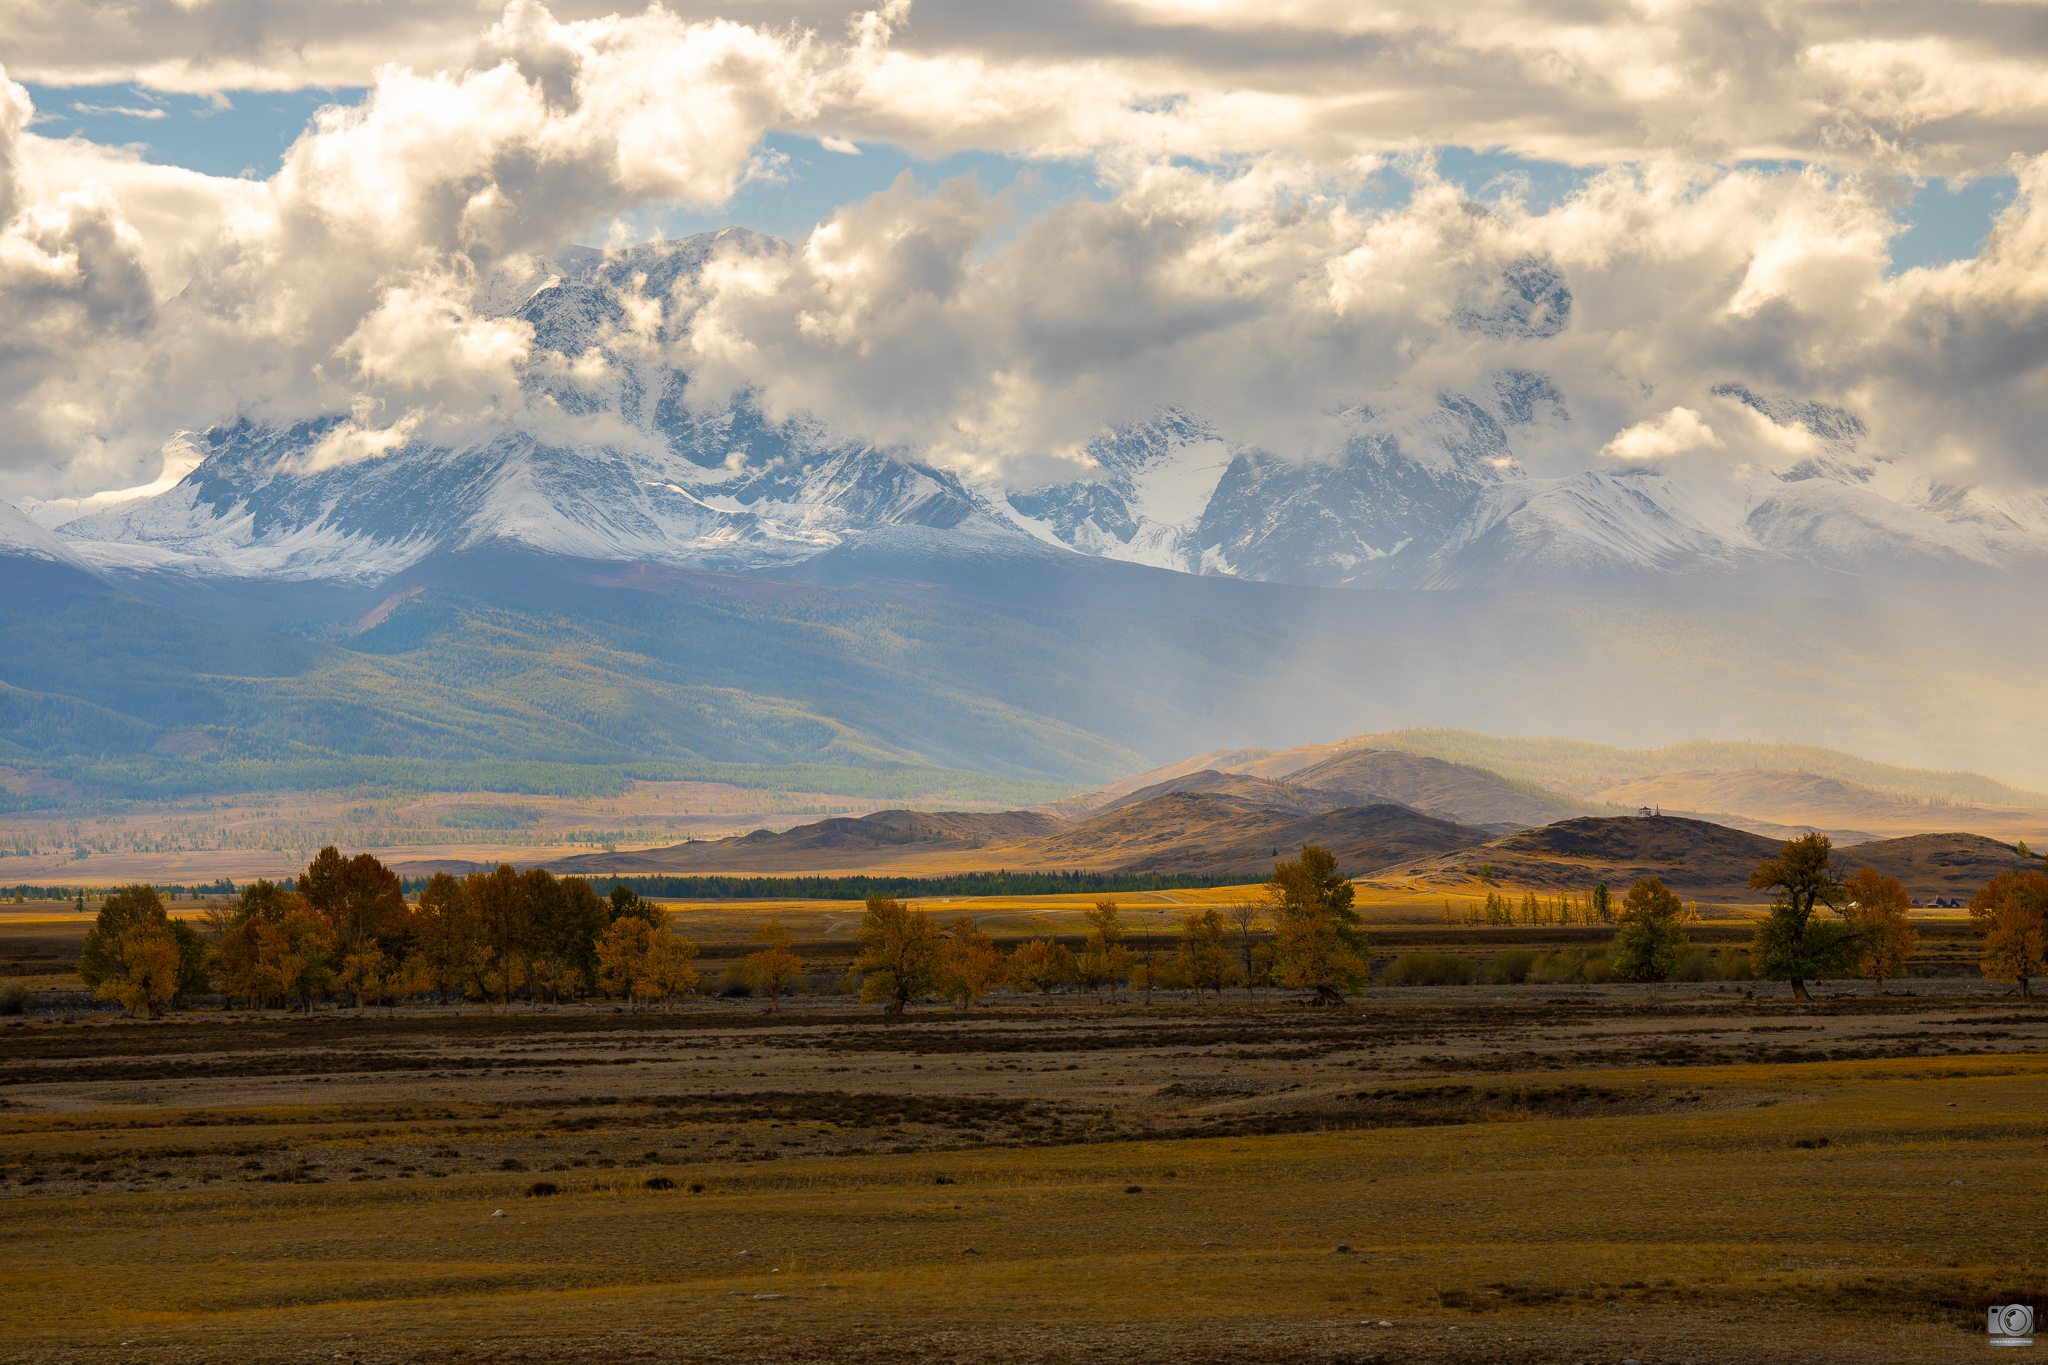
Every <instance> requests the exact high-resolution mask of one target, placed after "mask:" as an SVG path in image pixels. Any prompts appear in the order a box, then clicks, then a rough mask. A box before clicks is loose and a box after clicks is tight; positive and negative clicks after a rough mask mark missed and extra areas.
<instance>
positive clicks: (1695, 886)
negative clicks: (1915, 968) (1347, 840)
mask: <svg viewBox="0 0 2048 1365" xmlns="http://www.w3.org/2000/svg"><path fill="white" fill-rule="evenodd" d="M1782 843H1783V841H1782V840H1779V839H1771V838H1766V837H1764V836H1762V835H1759V834H1752V833H1750V832H1749V831H1747V830H1740V829H1731V828H1729V827H1728V826H1726V825H1717V824H1713V823H1711V822H1709V821H1705V820H1689V819H1685V818H1683V817H1680V816H1672V815H1665V816H1662V817H1652V818H1650V819H1643V818H1641V817H1638V816H1614V817H1607V816H1582V817H1580V818H1577V819H1573V820H1561V821H1559V822H1558V823H1556V824H1554V825H1546V826H1544V827H1543V828H1541V829H1525V830H1521V831H1519V832H1517V833H1514V834H1509V835H1506V836H1504V837H1502V838H1498V839H1494V840H1492V841H1491V842H1489V843H1486V844H1484V845H1481V846H1479V847H1476V848H1466V849H1456V850H1453V851H1450V852H1448V853H1445V854H1442V855H1439V856H1437V857H1435V858H1428V859H1420V860H1417V861H1416V862H1414V863H1411V864H1408V865H1406V866H1404V867H1400V868H1396V869H1391V870H1390V871H1389V872H1388V874H1387V876H1388V877H1390V878H1396V877H1397V878H1400V879H1403V880H1406V881H1410V882H1413V883H1414V884H1417V885H1420V886H1423V887H1442V888H1444V889H1446V890H1455V891H1457V892H1459V893H1461V894H1467V895H1469V894H1471V893H1472V892H1473V891H1474V890H1477V889H1480V887H1481V885H1483V879H1481V878H1480V877H1479V872H1480V868H1481V867H1482V866H1484V867H1486V868H1488V869H1489V871H1490V878H1491V882H1492V883H1493V884H1496V885H1499V886H1501V887H1504V888H1514V889H1517V890H1519V889H1523V888H1534V889H1539V890H1557V891H1566V890H1568V891H1571V892H1574V893H1583V892H1584V891H1585V890H1587V889H1588V888H1590V887H1591V886H1592V885H1593V884H1594V883H1595V882H1606V883H1607V885H1608V886H1609V887H1610V888H1611V889H1612V890H1613V891H1614V892H1615V894H1616V895H1619V894H1621V893H1622V892H1623V891H1625V890H1626V889H1627V888H1628V887H1629V885H1630V884H1632V883H1633V882H1634V881H1635V880H1636V878H1638V877H1657V878H1659V879H1661V880H1662V881H1663V882H1664V884H1665V885H1666V886H1668V887H1670V888H1671V889H1672V890H1673V891H1675V892H1677V893H1678V894H1679V895H1681V896H1685V897H1688V898H1691V899H1698V900H1707V901H1712V902H1715V903H1719V904H1729V903H1737V904H1754V903H1756V902H1758V901H1760V900H1765V899H1768V897H1766V896H1765V895H1764V893H1763V892H1760V891H1754V890H1751V889H1750V887H1749V874H1750V870H1751V869H1752V868H1754V867H1755V866H1756V865H1757V863H1758V862H1759V861H1761V860H1762V859H1764V858H1766V857H1769V856H1770V855H1772V854H1774V853H1776V852H1777V851H1778V850H1779V848H1780V847H1781V846H1782ZM1832 866H1833V869H1834V872H1835V875H1836V876H1838V877H1848V876H1852V875H1854V873H1855V871H1856V869H1858V868H1860V867H1874V868H1876V869H1877V870H1878V871H1879V872H1882V873H1884V874H1885V875H1886V876H1891V877H1897V878H1898V879H1899V880H1900V881H1901V882H1903V883H1904V884H1905V887H1906V890H1907V893H1908V894H1909V895H1911V896H1912V897H1913V899H1914V901H1915V903H1916V904H1922V905H1925V904H1927V903H1929V902H1930V901H1932V899H1933V898H1934V897H1936V896H1940V897H1942V898H1944V899H1949V900H1961V901H1965V902H1967V901H1968V900H1969V898H1970V897H1971V896H1972V895H1973V894H1975V892H1976V890H1977V888H1978V887H1980V886H1982V885H1983V884H1984V883H1985V882H1987V881H1989V880H1990V879H1991V878H1992V877H1993V876H1994V875H1996V874H1997V873H2000V872H2005V871H2009V870H2017V869H2021V868H2033V867H2039V866H2040V860H2039V859H2037V858H2022V857H2020V856H2019V855H2018V854H2017V853H2016V852H2014V851H2013V850H2012V849H2010V848H2008V847H2006V846H2005V845H2004V844H2001V843H1998V842H1997V841H1995V840H1991V839H1986V838H1983V837H1982V836H1980V835H1975V834H1917V835H1912V836H1910V837H1908V838H1903V839H1883V840H1877V841H1874V842H1871V843H1864V844H1857V845H1855V846H1853V847H1850V848H1846V849H1843V848H1838V849H1836V850H1835V856H1834V859H1833V863H1832Z"/></svg>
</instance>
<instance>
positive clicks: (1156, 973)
mask: <svg viewBox="0 0 2048 1365" xmlns="http://www.w3.org/2000/svg"><path fill="white" fill-rule="evenodd" d="M1167 965H1168V964H1167V962H1166V959H1165V957H1164V955H1163V954H1161V953H1160V952H1159V950H1158V949H1157V948H1155V947H1154V946H1153V943H1152V933H1151V931H1150V930H1146V931H1145V932H1144V934H1143V936H1142V937H1141V938H1140V939H1139V943H1138V948H1137V951H1136V952H1135V953H1134V954H1133V956H1132V959H1131V989H1132V990H1140V991H1143V992H1145V1003H1146V1004H1148V1005H1149V1004H1151V1003H1152V992H1153V991H1155V990H1157V989H1159V987H1160V985H1161V984H1162V983H1163V982H1164V981H1165V979H1166V969H1167Z"/></svg>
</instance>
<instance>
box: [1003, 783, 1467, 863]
mask: <svg viewBox="0 0 2048 1365" xmlns="http://www.w3.org/2000/svg"><path fill="white" fill-rule="evenodd" d="M1489 834H1490V831H1488V830H1482V829H1475V828H1473V827H1471V826H1469V825H1460V824H1456V823H1454V822H1452V821H1448V820H1439V819H1436V818H1434V817H1432V816H1428V815H1424V814H1422V813H1420V812H1419V811H1414V810H1410V809H1408V808H1407V807H1406V806H1397V805H1387V804H1382V805H1374V806H1362V807H1346V808H1344V809H1341V810H1333V811H1322V812H1316V813H1312V814H1301V813H1297V812H1293V811H1287V810H1275V809H1273V808H1271V807H1268V806H1263V805H1253V804H1250V803H1247V802H1243V801H1238V800H1235V799H1233V798H1231V797H1229V796H1218V795H1210V794H1205V793H1200V792H1168V793H1165V794H1163V795H1160V796H1155V797H1151V798H1149V799H1148V800H1145V801H1141V802H1138V803H1137V804H1135V805H1129V806H1122V807H1119V808H1118V809H1116V810H1112V811H1107V812H1105V813H1103V814H1102V815H1098V816H1096V817H1095V818H1094V819H1092V820H1088V821H1086V822H1084V823H1082V824H1080V825H1077V826H1075V827H1074V828H1072V829H1068V830H1063V831H1061V832H1060V833H1058V834H1055V835H1052V836H1050V837H1048V838H1044V839H1036V840H1033V841H1031V842H1030V843H1028V844H1024V845H1021V846H1019V847H1018V848H1017V849H1016V850H1015V853H1014V854H1013V855H1012V858H1013V861H1012V862H1011V863H1010V865H1011V866H1013V867H1014V866H1050V867H1090V868H1102V869H1104V870H1110V871H1118V872H1201V873H1208V874H1211V875H1219V874H1224V873H1239V872H1241V873H1243V874H1244V875H1245V876H1246V877H1248V878H1264V877H1267V876H1269V875H1271V873H1272V871H1273V863H1274V861H1275V860H1276V859H1279V858H1285V857H1288V856H1291V855H1293V854H1296V853H1298V852H1299V851H1300V849H1301V846H1302V845H1303V844H1304V843H1310V844H1320V845H1322V846H1323V847H1324V848H1327V849H1329V850H1330V851H1331V852H1332V853H1335V854H1336V855H1337V860H1338V866H1339V867H1340V868H1342V869H1343V870H1344V871H1345V872H1347V873H1349V874H1351V875H1353V876H1360V875H1363V874H1365V873H1367V872H1370V871H1373V870H1375V869H1377V868H1383V867H1390V866H1393V865H1395V864H1397V863H1401V862H1406V861H1408V860H1411V859H1414V858H1417V857H1423V856H1426V855H1429V854H1434V853H1441V852H1443V851H1445V850H1447V849H1453V848H1460V847H1467V846H1470V845H1472V844H1474V843H1477V842H1478V841H1480V840H1483V839H1485V838H1487V837H1488V835H1489Z"/></svg>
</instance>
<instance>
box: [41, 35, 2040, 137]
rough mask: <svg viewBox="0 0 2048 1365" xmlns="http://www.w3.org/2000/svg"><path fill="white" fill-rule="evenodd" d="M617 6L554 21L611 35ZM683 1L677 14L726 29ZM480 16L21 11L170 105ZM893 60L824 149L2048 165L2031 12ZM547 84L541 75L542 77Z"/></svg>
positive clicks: (861, 75) (1007, 47) (1239, 41)
mask: <svg viewBox="0 0 2048 1365" xmlns="http://www.w3.org/2000/svg"><path fill="white" fill-rule="evenodd" d="M614 8H615V7H613V6H611V5H609V4H605V3H602V0H557V3H556V4H555V6H554V10H555V14H556V17H558V18H560V19H563V20H597V19H600V18H602V17H603V16H606V15H609V14H611V13H613V12H614ZM734 8H735V7H734V6H732V5H731V4H730V3H720V0H674V3H673V4H672V5H671V7H670V8H669V9H667V10H661V9H658V8H654V7H650V8H648V9H645V10H642V11H639V12H638V13H637V14H636V13H634V12H633V7H632V6H627V7H625V12H626V16H627V19H628V21H634V20H640V21H645V20H649V19H653V18H655V17H656V16H669V17H673V18H674V19H675V20H676V21H678V22H683V23H690V22H695V21H703V20H710V19H714V18H717V17H719V16H720V15H727V16H729V15H731V14H732V13H733V12H734ZM743 12H744V13H745V15H746V16H747V18H748V19H749V20H750V21H751V22H753V23H754V24H756V25H757V26H759V27H760V28H761V30H762V31H764V32H768V31H776V32H780V31H786V30H788V29H790V28H792V27H793V28H795V29H799V30H801V29H812V30H815V31H817V32H819V33H824V34H834V35H836V34H838V33H840V32H841V31H842V30H843V28H844V25H845V23H846V17H847V16H846V6H845V5H844V4H843V2H842V3H832V2H831V0H780V2H779V3H750V4H748V5H747V6H745V8H744V11H743ZM475 29H476V10H475V8H474V6H473V4H472V3H471V0H417V2H416V3H409V4H405V5H397V4H376V3H366V4H350V5H305V4H300V3H293V2H292V0H234V2H233V3H229V0H19V2H18V3H16V4H14V5H12V6H10V7H9V9H8V11H7V14H6V16H5V17H4V18H0V51H5V52H7V53H9V54H10V56H9V61H10V63H11V65H12V68H13V70H14V71H15V74H16V77H17V79H28V80H32V81H37V82H45V83H51V84H60V85H63V84H74V85H76V84H111V83H115V82H128V81H136V82H141V83H144V84H147V85H151V86H155V87H157V88H161V89H166V90H181V91H194V92H206V91H220V90H233V89H266V88H289V87H306V86H312V87H329V88H331V87H335V86H358V85H363V84H366V83H368V82H369V81H370V80H371V79H372V78H373V75H374V73H375V72H377V71H378V70H380V69H382V68H383V67H384V66H385V65H386V64H387V63H393V62H395V63H397V64H400V65H404V66H407V67H409V68H411V69H413V70H418V71H434V70H444V69H445V70H461V69H462V68H463V67H464V66H466V65H467V64H469V63H470V62H472V61H473V60H474V59H475V56H476V48H475ZM855 37H856V39H857V40H859V39H865V40H868V41H870V43H871V44H872V45H873V46H874V47H875V48H876V49H877V51H879V50H880V46H881V44H882V43H883V42H884V41H886V44H887V52H886V59H885V60H878V61H876V62H874V63H872V64H870V65H868V66H866V67H864V68H861V69H859V70H857V71H849V72H847V73H845V74H846V76H847V79H845V80H844V81H841V82H839V83H838V85H837V88H836V89H835V90H834V91H833V92H832V94H833V96H834V98H831V99H829V100H827V102H826V105H825V107H824V108H823V109H822V110H821V112H822V113H825V114H827V115H829V119H830V124H831V126H828V127H826V128H824V129H822V130H821V131H823V132H824V133H826V134H827V135H830V136H836V137H840V138H863V139H865V138H876V139H882V140H887V141H892V142H898V143H901V144H903V145H906V146H912V147H914V148H916V149H918V150H920V151H927V152H930V151H943V150H956V149H959V148H963V147H969V146H972V147H984V148H996V149H1001V150H1008V151H1019V152H1033V153H1051V152H1060V153H1061V154H1090V153H1093V152H1095V151H1099V150H1100V149H1102V148H1104V147H1108V146H1116V147H1118V148H1120V149H1122V150H1123V151H1125V152H1129V153H1135V154H1138V155H1142V156H1154V155H1164V154H1177V155H1188V156H1218V155H1228V154H1251V153H1256V152H1259V151H1264V150H1269V149H1272V148H1275V147H1287V148H1289V149H1291V150H1294V151H1296V152H1298V153H1301V154H1304V155H1312V156H1315V157H1317V158H1319V159H1320V160H1321V161H1322V162H1323V163H1324V164H1326V165H1331V164H1336V163H1337V162H1340V161H1342V160H1343V159H1345V158H1347V157H1351V156H1354V155H1357V154H1359V153H1360V152H1367V153H1372V152H1387V151H1396V150H1402V149H1407V148H1411V147H1413V146H1415V145H1417V144H1418V143H1421V144H1424V145H1442V144H1458V145H1467V146H1504V147H1507V148H1510V149H1511V150H1514V151H1517V152H1520V153H1523V154H1525V155H1531V156H1539V157H1546V158H1557V159H1563V160H1567V161H1572V162H1575V163H1578V164H1602V163H1606V162H1610V161H1615V160H1634V159H1637V158H1639V157H1642V156H1646V155H1673V156H1682V157H1687V158H1691V159H1697V160H1712V161H1721V162H1732V161H1738V160H1747V159H1776V158H1786V157H1793V158H1802V159H1807V158H1825V159H1828V160H1830V161H1832V162H1834V163H1836V164H1840V165H1845V166H1847V165H1855V166H1869V167H1885V168H1889V169H1894V170H1904V171H1910V172H1916V173H1922V174H1951V173H1957V172H1969V171H1982V170H1985V169H1988V168H1991V167H1995V166H1996V165H1997V164H1998V163H1999V162H2001V161H2002V160H2003V159H2004V157H2005V156H2007V155H2009V154H2010V153H2011V152H2013V151H2015V150H2021V149H2032V148H2038V147H2039V146H2041V145H2042V134H2043V132H2044V129H2048V90H2044V89H2043V86H2042V84H2041V82H2040V80H2039V72H2040V70H2041V68H2042V65H2043V63H2044V61H2048V33H2044V31H2043V30H2042V28H2041V26H2040V25H2039V24H2038V23H2035V22H2033V19H2032V17H2031V11H2030V10H2029V9H2028V8H2027V7H2025V6H2013V5H1998V4H1985V5H1957V4H1948V3H1939V2H1938V0H1902V3H1898V4H1893V5H1889V6H1886V7H1884V8H1883V9H1882V10H1875V11H1873V10H1871V9H1869V8H1868V7H1845V6H1838V5H1836V6H1830V5H1807V6H1776V5H1765V4H1761V3H1749V4H1732V5H1713V6H1705V5H1682V4H1675V5H1612V6H1602V7H1590V8H1589V7H1587V6H1583V5H1577V4H1564V3H1559V2H1558V0H1535V2H1534V3H1532V2H1531V0H1471V3H1467V4H1461V5H1448V6H1447V5H1442V4H1435V3H1425V0H1387V2H1386V3H1381V4H1375V5H1370V6H1364V5H1357V4H1349V3H1341V2H1340V0H1289V2H1288V3H1278V4H1275V3H1269V2H1268V0H1205V2H1204V3H1191V2H1190V0H1068V3H1064V4H1061V5H1059V6H1058V7H1056V8H1051V9H1048V8H1046V7H1042V6H1018V5H1015V4H1010V3H996V2H995V0H959V2H957V3H953V4H948V5H945V6H938V5H928V6H926V7H925V8H923V9H921V10H918V11H916V12H915V13H914V14H913V12H912V11H911V7H910V6H909V5H908V4H907V3H903V0H892V3H890V4H889V5H886V6H883V7H881V9H880V11H879V12H878V13H877V14H876V15H875V16H874V17H873V18H872V19H871V20H868V21H865V28H864V29H862V30H860V31H859V32H857V33H856V35H855ZM528 74H533V72H532V71H529V73H528Z"/></svg>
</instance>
